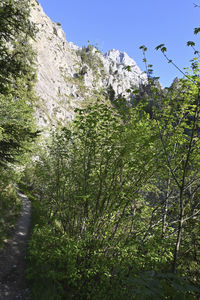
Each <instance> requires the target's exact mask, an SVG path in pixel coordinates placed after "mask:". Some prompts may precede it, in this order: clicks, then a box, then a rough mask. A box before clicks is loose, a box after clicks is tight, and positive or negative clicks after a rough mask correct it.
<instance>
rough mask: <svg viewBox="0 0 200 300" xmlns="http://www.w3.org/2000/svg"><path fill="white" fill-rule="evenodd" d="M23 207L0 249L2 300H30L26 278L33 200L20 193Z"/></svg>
mask: <svg viewBox="0 0 200 300" xmlns="http://www.w3.org/2000/svg"><path fill="white" fill-rule="evenodd" d="M18 194H19V196H20V197H21V199H22V208H21V212H20V216H19V219H18V221H17V224H16V227H15V230H14V232H13V235H12V236H11V238H10V240H9V241H8V243H7V245H6V247H5V248H4V249H3V251H0V300H4V299H5V300H14V299H20V300H28V299H30V298H29V290H28V289H27V286H26V280H25V274H24V273H25V260H24V257H25V255H26V248H27V241H28V232H29V227H30V219H31V202H30V201H29V200H28V198H27V197H26V196H25V195H23V194H21V193H20V192H19V193H18Z"/></svg>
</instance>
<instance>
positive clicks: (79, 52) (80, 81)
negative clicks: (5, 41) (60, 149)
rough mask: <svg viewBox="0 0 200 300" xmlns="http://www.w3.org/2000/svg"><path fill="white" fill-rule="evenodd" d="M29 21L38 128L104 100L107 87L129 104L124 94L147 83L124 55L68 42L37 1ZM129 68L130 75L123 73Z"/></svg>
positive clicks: (71, 115)
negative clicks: (32, 35)
mask: <svg viewBox="0 0 200 300" xmlns="http://www.w3.org/2000/svg"><path fill="white" fill-rule="evenodd" d="M31 20H32V21H33V22H34V23H35V24H36V27H37V29H38V32H37V35H36V39H35V41H32V46H33V49H34V51H35V52H36V55H37V59H36V68H37V82H36V87H35V90H36V94H37V95H38V96H39V99H40V100H39V103H38V107H37V110H36V117H37V120H38V123H39V125H40V126H41V127H46V126H47V127H48V126H49V125H50V126H51V125H52V124H53V125H56V124H59V123H61V124H63V123H65V122H68V121H70V120H72V118H73V116H74V112H73V111H74V108H76V107H80V106H82V105H85V103H87V102H88V101H94V100H95V99H96V98H97V97H99V96H101V97H102V98H104V96H103V91H105V90H106V89H108V88H109V87H110V86H111V87H112V89H113V90H114V92H115V95H116V96H119V95H125V96H126V98H127V99H130V101H131V95H130V93H127V90H129V89H130V88H133V87H139V85H140V84H144V83H145V82H146V81H147V76H146V74H145V73H144V72H142V71H141V70H140V69H139V67H138V66H137V64H136V63H135V61H134V60H133V59H132V58H130V57H129V56H128V54H126V53H125V52H121V51H119V50H115V49H112V50H109V51H108V52H107V53H105V55H104V54H103V53H101V52H100V51H99V50H98V49H97V48H95V47H93V46H91V45H89V46H88V47H78V46H76V45H75V44H74V43H72V42H68V41H67V40H66V37H65V33H64V31H63V29H62V27H61V24H60V23H55V22H52V21H51V20H50V18H49V17H48V16H47V15H46V14H45V12H44V11H43V8H42V7H41V5H40V4H39V3H38V1H36V0H31ZM128 65H129V66H130V67H131V71H128V70H126V66H128ZM104 94H105V93H104Z"/></svg>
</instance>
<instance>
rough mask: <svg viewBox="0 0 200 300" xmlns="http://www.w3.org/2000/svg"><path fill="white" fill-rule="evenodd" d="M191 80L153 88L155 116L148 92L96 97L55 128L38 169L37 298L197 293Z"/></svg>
mask: <svg viewBox="0 0 200 300" xmlns="http://www.w3.org/2000/svg"><path fill="white" fill-rule="evenodd" d="M188 77H189V78H190V79H187V80H181V81H180V82H179V88H178V89H177V88H176V89H173V88H172V89H169V90H168V92H167V93H160V89H156V88H155V86H154V87H152V91H151V95H150V97H151V98H152V97H153V98H154V101H155V103H156V102H159V103H161V104H162V105H159V106H156V105H155V106H154V107H153V108H152V113H153V115H151V116H150V114H149V113H148V112H145V110H146V109H145V107H146V101H144V105H143V104H142V99H141V102H140V103H139V104H138V105H137V106H134V107H128V106H126V105H125V104H124V101H123V99H122V103H121V105H120V99H117V100H116V101H117V108H118V109H116V108H114V107H113V106H111V105H108V104H105V103H101V101H97V102H96V103H94V104H91V105H90V106H89V107H88V108H86V109H82V110H77V116H76V118H75V120H74V121H73V122H72V124H71V126H70V127H68V128H67V127H63V128H62V129H61V130H58V131H54V132H52V138H51V142H50V143H48V144H47V146H46V149H43V151H42V153H41V155H40V157H39V158H38V161H37V162H36V166H35V171H34V172H35V175H33V173H32V171H31V174H32V175H31V176H32V188H33V192H34V194H35V195H36V198H38V200H35V201H34V205H35V212H36V215H39V216H37V217H36V219H35V224H37V225H36V226H35V228H34V230H33V235H32V238H31V241H30V250H29V251H30V252H29V259H30V262H31V264H30V267H29V271H28V277H29V280H30V282H31V284H32V285H33V298H34V299H37V298H38V297H39V295H41V294H42V295H43V299H47V298H50V299H65V298H67V299H196V296H197V294H198V293H199V292H198V288H199V287H200V282H199V278H200V269H199V259H200V256H199V255H200V253H199V251H200V244H199V243H200V240H199V229H200V228H199V222H198V220H199V213H200V207H199V201H198V198H199V193H200V173H199V164H200V157H199V156H200V153H199V146H200V140H199V125H200V124H199V109H200V102H199V101H200V98H199V83H200V81H199V78H198V77H197V76H195V74H194V75H192V76H191V77H190V76H189V75H188ZM161 97H162V99H160V98H161ZM115 107H116V104H115ZM29 172H30V171H29ZM27 177H28V175H27ZM37 195H39V196H37ZM38 213H39V214H38ZM47 286H48V287H49V286H50V287H51V288H47ZM44 287H46V288H44Z"/></svg>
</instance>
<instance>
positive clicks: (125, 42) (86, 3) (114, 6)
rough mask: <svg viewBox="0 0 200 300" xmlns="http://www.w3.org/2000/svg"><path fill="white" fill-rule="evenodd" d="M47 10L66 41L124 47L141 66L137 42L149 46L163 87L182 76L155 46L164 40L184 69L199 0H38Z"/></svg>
mask: <svg viewBox="0 0 200 300" xmlns="http://www.w3.org/2000/svg"><path fill="white" fill-rule="evenodd" d="M39 2H40V4H41V5H42V7H43V9H44V11H45V12H46V14H47V15H48V16H49V17H50V18H51V20H52V21H54V22H60V23H61V25H62V28H63V30H64V31H65V34H66V38H67V41H72V42H73V43H75V44H76V45H78V46H84V45H87V44H88V40H89V41H90V43H91V44H94V45H95V44H97V45H98V47H99V49H100V50H101V51H102V52H106V51H108V50H110V49H119V50H121V51H125V52H126V53H127V54H128V55H129V56H131V57H132V58H133V59H134V60H135V61H136V63H137V64H138V66H139V67H140V68H141V69H142V70H144V69H145V68H144V65H143V62H142V59H143V57H142V53H141V50H139V46H141V45H146V46H147V48H148V52H147V59H148V63H149V64H153V69H154V75H155V76H159V77H160V82H161V84H162V85H163V86H169V85H170V83H171V82H172V81H173V79H174V78H175V77H176V76H178V77H181V74H179V72H178V71H176V69H174V67H173V66H172V65H170V64H168V63H167V61H166V60H165V59H164V57H163V56H162V54H161V53H159V52H156V51H155V50H154V49H155V47H156V46H157V45H159V44H161V43H165V44H166V46H167V49H168V52H167V54H168V56H169V57H170V58H171V59H173V61H174V62H176V64H177V65H178V66H179V67H180V68H181V69H183V68H184V67H188V66H189V60H190V59H191V58H192V57H193V52H192V49H191V48H188V47H187V46H186V42H187V41H189V40H193V41H195V42H196V44H197V48H198V44H199V40H200V36H194V35H193V29H194V28H195V27H198V26H200V8H194V4H193V3H196V4H199V5H200V0H39Z"/></svg>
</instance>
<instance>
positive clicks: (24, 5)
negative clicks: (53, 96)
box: [0, 0, 37, 243]
mask: <svg viewBox="0 0 200 300" xmlns="http://www.w3.org/2000/svg"><path fill="white" fill-rule="evenodd" d="M29 8H30V7H29V1H25V0H20V1H9V0H3V1H1V4H0V173H1V177H0V224H1V236H0V243H1V241H2V240H3V239H4V237H5V230H4V229H6V228H8V229H9V227H10V223H13V222H14V217H15V215H16V206H18V204H19V203H18V202H17V200H16V199H17V195H16V191H15V189H14V186H13V183H16V182H17V181H18V180H19V169H18V168H17V163H19V162H20V164H23V160H24V159H25V156H27V152H28V151H29V150H30V143H31V141H32V140H33V139H34V138H35V137H36V135H37V131H36V127H35V125H34V118H33V103H34V102H35V96H34V92H33V85H34V82H35V71H34V68H33V59H34V54H33V51H32V49H31V46H30V44H29V38H30V37H33V35H34V32H35V29H34V26H33V24H32V23H31V22H30V20H29Z"/></svg>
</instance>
